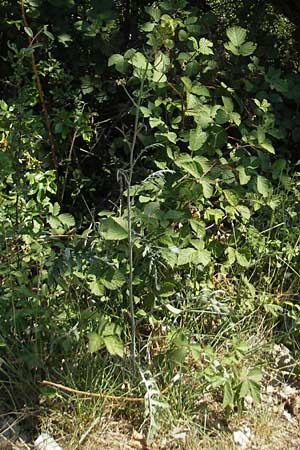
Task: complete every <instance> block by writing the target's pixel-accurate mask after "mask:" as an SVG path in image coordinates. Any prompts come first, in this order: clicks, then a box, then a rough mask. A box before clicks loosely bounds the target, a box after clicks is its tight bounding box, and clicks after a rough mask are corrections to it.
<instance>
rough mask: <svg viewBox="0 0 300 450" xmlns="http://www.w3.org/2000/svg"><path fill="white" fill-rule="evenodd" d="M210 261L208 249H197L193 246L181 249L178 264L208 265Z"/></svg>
mask: <svg viewBox="0 0 300 450" xmlns="http://www.w3.org/2000/svg"><path fill="white" fill-rule="evenodd" d="M209 263H210V253H209V251H208V250H197V249H195V248H192V247H188V248H183V249H180V250H179V253H178V259H177V265H178V266H183V265H185V264H195V265H202V266H204V267H205V266H207V265H208V264H209Z"/></svg>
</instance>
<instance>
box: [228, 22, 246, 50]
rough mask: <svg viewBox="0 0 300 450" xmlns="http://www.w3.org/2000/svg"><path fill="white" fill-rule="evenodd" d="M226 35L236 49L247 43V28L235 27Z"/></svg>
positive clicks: (229, 29)
mask: <svg viewBox="0 0 300 450" xmlns="http://www.w3.org/2000/svg"><path fill="white" fill-rule="evenodd" d="M226 34H227V36H228V39H229V40H230V41H231V42H232V44H233V45H234V46H235V47H239V46H240V45H242V44H243V43H244V42H245V39H246V34H247V31H246V30H245V28H242V27H237V26H234V27H230V28H227V30H226Z"/></svg>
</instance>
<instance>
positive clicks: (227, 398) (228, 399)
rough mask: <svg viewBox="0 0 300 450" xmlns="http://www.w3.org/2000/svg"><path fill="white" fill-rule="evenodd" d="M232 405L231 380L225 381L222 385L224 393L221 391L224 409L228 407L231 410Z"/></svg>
mask: <svg viewBox="0 0 300 450" xmlns="http://www.w3.org/2000/svg"><path fill="white" fill-rule="evenodd" d="M233 405H234V392H233V388H232V383H231V380H226V381H225V383H224V391H223V406H224V408H226V407H227V406H229V407H230V408H232V407H233Z"/></svg>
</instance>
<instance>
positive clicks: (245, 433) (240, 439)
mask: <svg viewBox="0 0 300 450" xmlns="http://www.w3.org/2000/svg"><path fill="white" fill-rule="evenodd" d="M250 436H251V430H250V428H248V427H245V428H243V430H237V431H234V432H233V440H234V443H235V444H236V445H237V446H239V448H240V449H241V450H243V449H245V448H246V447H247V446H248V445H249V443H250Z"/></svg>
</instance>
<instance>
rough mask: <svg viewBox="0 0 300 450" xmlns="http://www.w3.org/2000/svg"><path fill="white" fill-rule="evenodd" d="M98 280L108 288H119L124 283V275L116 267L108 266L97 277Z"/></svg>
mask: <svg viewBox="0 0 300 450" xmlns="http://www.w3.org/2000/svg"><path fill="white" fill-rule="evenodd" d="M99 282H101V283H102V284H103V286H104V287H106V288H107V289H109V290H112V291H113V290H116V289H119V288H121V287H122V286H123V285H124V284H125V283H126V279H125V276H124V275H123V274H122V273H121V272H120V271H119V270H117V269H113V268H110V269H109V270H107V271H106V272H105V273H104V274H103V276H101V278H100V279H99Z"/></svg>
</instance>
